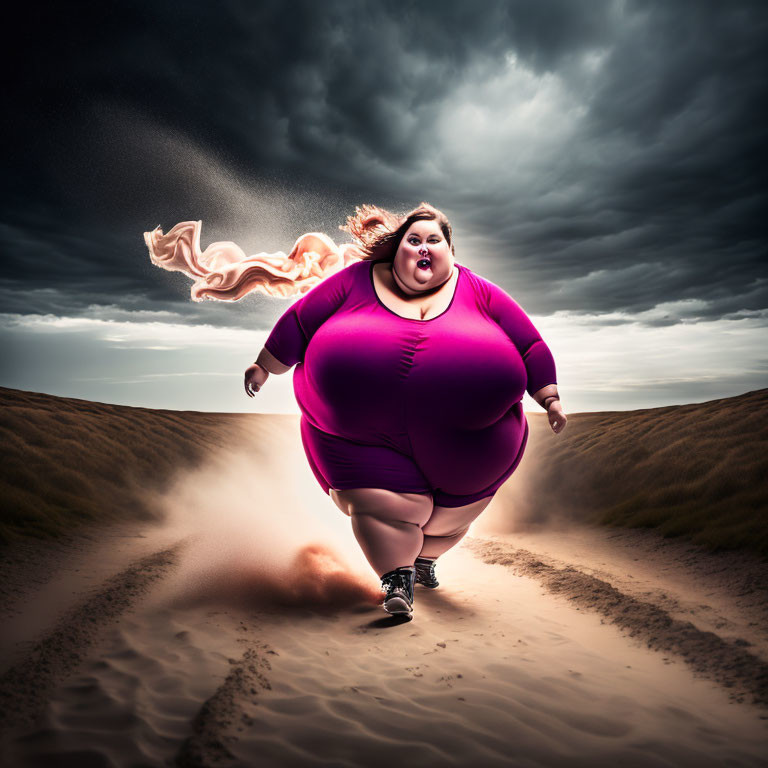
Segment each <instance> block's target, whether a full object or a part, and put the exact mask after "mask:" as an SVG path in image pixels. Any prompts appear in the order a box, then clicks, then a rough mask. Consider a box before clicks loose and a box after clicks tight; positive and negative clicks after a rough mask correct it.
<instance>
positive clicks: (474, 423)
mask: <svg viewBox="0 0 768 768" xmlns="http://www.w3.org/2000/svg"><path fill="white" fill-rule="evenodd" d="M342 229H345V230H346V231H348V232H350V233H351V234H352V235H353V237H354V239H355V241H356V243H355V245H354V246H351V247H350V246H345V249H346V250H344V251H343V252H341V258H340V259H337V262H336V264H335V266H336V267H338V266H339V264H340V263H345V264H346V266H343V267H340V268H338V269H337V270H336V271H334V272H333V274H331V275H330V276H329V277H325V278H324V279H322V280H321V281H320V282H318V283H317V284H315V285H314V287H312V288H311V290H309V291H308V292H307V293H306V294H305V295H303V296H302V297H301V298H300V299H299V300H298V301H296V302H295V303H294V304H292V305H291V306H290V307H289V308H288V309H287V310H286V311H285V312H284V313H283V315H282V316H281V317H280V318H279V320H278V321H277V323H276V325H275V327H274V328H273V330H272V332H271V333H270V335H269V337H268V339H267V341H266V343H265V345H264V348H263V349H262V350H261V352H260V354H259V356H258V358H257V360H256V362H255V363H254V364H253V365H251V366H250V367H249V368H248V369H247V370H246V372H245V391H246V393H247V394H248V395H249V396H251V397H253V396H254V393H255V392H258V391H259V389H260V388H261V387H262V386H263V385H264V383H265V382H266V381H267V378H268V377H269V375H270V374H271V373H273V374H281V373H284V372H286V371H288V370H289V369H290V368H291V367H293V366H294V365H295V366H296V369H295V372H294V377H293V382H294V391H295V394H296V398H297V401H298V404H299V407H300V409H301V412H302V417H301V422H300V424H301V437H302V443H303V446H304V449H305V452H306V455H307V458H308V461H309V463H310V466H311V468H312V471H313V473H314V475H315V477H316V478H317V481H318V483H319V484H320V485H321V486H322V488H323V489H324V490H325V492H326V493H328V494H329V495H330V497H331V498H332V499H333V501H334V502H335V504H336V505H337V506H338V507H339V508H340V509H341V510H342V511H343V512H344V513H345V514H347V515H349V516H350V518H351V523H352V530H353V531H354V534H355V537H356V539H357V541H358V542H359V544H360V546H361V548H362V550H363V552H364V553H365V556H366V558H367V559H368V561H369V563H370V564H371V566H372V567H373V569H374V570H375V571H376V572H377V574H378V575H379V577H380V578H381V580H382V590H383V591H384V592H385V597H384V603H383V606H384V609H385V610H386V611H388V612H389V613H391V614H406V615H411V614H412V611H413V598H414V583H419V584H422V585H424V586H425V587H429V588H435V587H437V586H438V581H437V579H436V577H435V561H436V559H437V558H438V557H439V556H440V555H442V554H443V553H444V552H447V551H448V550H449V549H450V548H451V547H453V546H455V545H456V544H457V543H458V542H459V541H460V540H461V538H462V537H463V536H464V535H465V534H466V532H467V530H468V529H469V526H470V524H471V523H472V521H473V520H474V519H475V518H476V517H477V516H478V515H479V514H480V513H481V512H482V511H483V509H485V508H486V507H487V506H488V504H489V503H490V502H491V499H492V498H493V495H494V494H495V492H496V491H497V490H498V488H499V487H500V486H501V485H502V484H503V483H504V481H505V480H506V479H507V478H508V477H509V476H510V475H511V474H512V473H513V472H514V470H515V468H516V467H517V465H518V463H519V462H520V459H521V458H522V456H523V451H524V450H525V445H526V441H527V438H528V424H527V421H526V419H525V415H524V413H523V409H522V403H521V399H522V396H523V393H524V392H525V391H526V390H527V391H528V393H529V394H530V395H531V396H532V397H533V398H534V399H535V400H536V402H537V403H539V404H540V405H541V406H542V407H543V408H544V409H545V410H546V411H547V414H548V417H549V424H550V426H551V428H552V430H553V431H554V432H555V433H556V434H557V433H559V432H561V431H562V430H563V429H564V427H565V424H566V421H567V418H566V415H565V413H564V412H563V408H562V406H561V404H560V399H559V396H558V391H557V381H556V375H555V363H554V360H553V358H552V355H551V353H550V351H549V349H548V347H547V345H546V344H545V343H544V341H543V340H542V339H541V336H540V335H539V333H538V332H537V331H536V329H535V328H534V326H533V324H532V323H531V321H530V320H529V319H528V317H527V316H526V314H525V313H524V312H523V310H522V309H521V307H520V306H519V305H518V304H516V303H515V302H514V301H513V300H512V299H511V298H510V297H509V295H508V294H506V293H505V292H504V291H503V290H502V289H501V288H499V287H498V286H496V285H495V284H493V283H491V282H490V281H488V280H486V279H484V278H482V277H480V276H479V275H477V274H475V273H474V272H472V271H471V270H469V269H468V268H467V267H464V266H462V265H460V264H457V263H456V262H455V261H454V248H453V243H452V231H451V226H450V223H449V222H448V220H447V219H446V217H445V216H444V215H443V214H442V213H441V212H440V211H438V210H437V209H435V208H433V207H432V206H430V205H428V204H426V203H422V204H421V205H420V206H418V207H417V208H416V209H414V210H413V211H411V212H410V213H409V214H407V215H406V216H404V217H395V216H393V215H392V214H390V213H389V212H387V211H384V210H382V209H378V208H375V207H373V206H365V207H364V208H363V209H357V211H356V215H355V216H354V217H349V219H348V223H347V226H346V227H342ZM300 240H301V239H300ZM298 242H299V241H297V244H298ZM150 250H151V249H150ZM295 251H296V246H294V251H293V252H292V253H295ZM358 257H359V260H358Z"/></svg>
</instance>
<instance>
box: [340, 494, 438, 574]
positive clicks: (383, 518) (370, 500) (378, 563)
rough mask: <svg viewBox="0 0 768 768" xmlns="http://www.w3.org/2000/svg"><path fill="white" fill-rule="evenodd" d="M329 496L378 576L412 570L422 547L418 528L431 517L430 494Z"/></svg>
mask: <svg viewBox="0 0 768 768" xmlns="http://www.w3.org/2000/svg"><path fill="white" fill-rule="evenodd" d="M330 495H331V498H332V499H333V500H334V502H335V503H336V504H337V505H338V507H339V508H340V509H341V511H342V512H344V513H345V514H347V515H349V516H350V517H351V518H352V531H353V532H354V534H355V538H356V539H357V541H358V543H359V544H360V547H361V549H362V550H363V554H364V555H365V556H366V558H367V559H368V562H369V563H370V564H371V567H372V568H373V570H374V571H376V573H377V574H378V575H379V576H383V575H384V574H385V573H389V572H390V571H394V570H395V568H400V567H403V566H413V561H414V560H415V559H416V556H417V555H418V554H419V552H420V551H421V548H422V545H423V543H424V534H423V533H422V532H421V527H422V526H423V525H424V523H425V522H426V521H427V520H428V519H429V517H430V515H431V514H433V512H432V507H433V502H432V496H431V494H428V493H397V492H396V491H388V490H385V489H384V488H352V489H349V490H343V491H337V490H333V492H332V493H331V494H330Z"/></svg>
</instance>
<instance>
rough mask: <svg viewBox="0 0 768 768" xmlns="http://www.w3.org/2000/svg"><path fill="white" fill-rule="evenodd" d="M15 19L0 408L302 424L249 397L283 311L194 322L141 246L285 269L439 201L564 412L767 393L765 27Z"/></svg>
mask: <svg viewBox="0 0 768 768" xmlns="http://www.w3.org/2000/svg"><path fill="white" fill-rule="evenodd" d="M17 10H18V14H17V17H16V18H17V22H16V27H15V29H14V30H13V34H12V35H9V36H8V37H9V39H8V40H7V42H6V46H5V50H4V56H5V58H6V62H5V71H6V73H7V74H6V83H5V84H6V98H5V99H4V107H5V111H6V115H5V120H4V122H5V128H6V135H7V139H6V147H5V148H6V152H5V157H4V166H5V168H4V181H5V183H4V184H3V190H2V192H1V193H0V194H2V199H3V203H2V217H1V219H0V242H1V243H2V248H1V250H0V253H1V254H2V257H1V258H2V264H3V268H2V273H1V275H0V351H1V352H2V355H1V356H0V357H1V358H2V362H1V363H0V386H6V387H14V388H18V389H24V390H31V391H38V392H47V393H50V394H56V395H64V396H68V397H78V398H84V399H89V400H98V401H101V402H112V403H120V404H126V405H138V406H146V407H155V408H178V409H192V410H203V411H242V412H275V411H277V412H293V413H297V412H298V410H297V407H296V403H295V400H294V396H293V392H292V386H291V376H292V374H290V373H288V374H284V375H282V376H274V375H273V376H271V377H270V379H269V381H268V382H267V384H266V386H265V387H264V388H263V390H262V391H261V392H260V393H259V394H258V395H257V397H256V398H254V399H250V398H248V397H246V395H245V392H244V389H243V381H242V378H243V371H244V369H245V367H246V366H247V365H248V364H250V363H251V362H252V361H253V360H255V359H256V356H257V355H258V352H259V350H260V349H261V346H262V345H263V342H264V340H265V339H266V337H267V335H268V334H269V331H270V330H271V328H272V326H273V325H274V323H275V321H276V320H277V319H278V318H279V316H280V315H281V314H282V312H283V311H285V309H286V308H287V306H289V304H290V302H291V301H292V300H290V299H279V298H271V297H267V296H263V295H251V296H247V297H245V298H244V299H243V300H241V301H239V302H215V301H206V302H203V303H198V302H192V301H191V300H190V296H189V289H190V286H191V282H190V281H189V280H188V279H187V278H186V277H185V276H183V275H181V274H178V273H174V274H171V273H167V272H165V271H163V270H161V269H158V268H157V267H154V266H153V265H152V264H151V263H150V260H149V256H148V252H147V248H146V246H145V244H144V239H143V233H144V232H145V231H149V230H152V229H154V228H155V227H157V226H161V227H162V228H163V229H164V230H165V231H166V232H167V231H168V230H169V229H170V228H171V227H172V226H173V225H174V224H176V223H178V222H180V221H189V220H201V221H202V238H201V242H202V246H203V247H206V246H207V245H208V244H209V243H211V242H214V241H218V240H231V241H234V242H236V243H237V244H238V245H239V246H240V247H241V248H243V249H244V250H245V251H246V253H259V252H267V253H274V252H277V251H283V252H287V251H288V250H290V247H291V246H292V244H293V242H294V241H295V239H296V238H297V237H298V236H299V235H300V234H302V233H304V232H307V231H323V232H326V233H328V234H329V235H330V236H331V237H333V238H334V239H336V241H337V242H346V241H347V239H348V236H347V235H346V233H343V232H341V231H339V229H338V227H339V225H340V224H343V223H344V221H345V219H346V216H347V215H349V214H351V213H352V212H353V211H354V208H355V206H356V205H361V204H363V203H373V204H377V205H380V206H383V207H386V208H389V209H391V210H394V211H400V212H403V211H407V210H409V209H411V208H413V207H414V206H415V205H417V204H418V203H420V202H422V201H427V202H429V203H431V204H432V205H435V206H436V207H438V208H440V209H441V210H443V211H444V212H445V213H446V214H447V216H448V217H449V219H450V220H451V223H452V225H453V230H454V244H455V249H456V260H457V261H458V262H459V263H460V264H463V265H465V266H467V267H469V268H470V269H472V270H473V271H475V272H477V273H478V274H480V275H482V276H484V277H486V278H488V279H490V280H492V281H493V282H495V283H497V284H498V285H500V286H501V287H502V288H504V290H506V291H507V292H508V293H509V294H510V295H511V296H512V297H513V298H515V299H516V300H517V301H518V302H519V303H520V304H521V306H522V307H523V308H524V309H525V311H526V312H527V313H528V315H529V316H530V317H531V319H532V320H533V322H534V324H535V325H536V327H537V329H538V330H539V332H540V333H541V335H542V337H543V338H544V340H545V341H546V342H547V344H548V345H549V347H550V349H551V350H552V352H553V354H554V357H555V360H556V363H557V370H558V385H559V389H560V394H561V397H562V402H563V405H564V407H565V410H566V412H579V411H608V410H628V409H636V408H649V407H657V406H664V405H674V404H679V403H688V402H702V401H706V400H711V399H715V398H720V397H730V396H737V395H740V394H743V393H745V392H748V391H752V390H755V389H761V388H764V387H766V386H768V352H766V349H768V347H767V346H766V327H767V326H768V258H766V257H767V256H768V254H767V253H766V250H767V249H766V244H767V243H768V237H767V232H766V214H765V211H767V210H768V205H766V202H767V201H766V184H765V182H766V159H767V157H768V150H767V149H766V140H765V139H766V136H765V134H766V130H765V125H766V122H767V118H768V108H767V103H768V102H767V100H766V91H767V90H768V89H767V87H766V77H765V73H766V72H767V71H768V66H766V65H767V64H768V61H767V59H768V55H767V54H766V51H768V6H766V5H765V3H763V2H762V1H761V0H757V1H756V2H739V1H738V0H735V1H734V2H728V3H719V2H708V1H707V0H676V1H675V2H668V0H656V1H646V0H642V1H635V0H621V1H617V0H539V1H538V2H536V3H531V2H527V0H520V1H516V0H505V1H502V0H484V1H483V2H479V3H478V2H469V0H455V1H453V2H450V1H448V2H446V0H440V2H431V1H430V2H407V1H405V0H401V1H398V2H393V1H392V0H378V1H377V2H369V1H367V0H324V2H312V1H310V0H306V1H301V2H296V1H294V0H281V1H278V0H275V1H270V2H263V1H262V0H248V1H247V2H246V1H245V0H243V1H237V2H233V1H232V0H228V1H227V2H218V3H200V2H197V3H195V2H184V3H181V2H168V1H164V0H155V2H152V3H149V2H146V3H141V2H124V1H118V2H110V3H84V2H81V3H77V2H76V3H59V4H53V3H51V4H45V3H43V4H31V3H30V4H26V5H23V6H20V7H19V8H18V9H17ZM524 407H525V409H526V410H527V411H530V412H536V411H537V410H539V411H540V409H538V406H536V404H535V403H534V402H533V401H532V400H530V398H528V396H526V399H525V401H524Z"/></svg>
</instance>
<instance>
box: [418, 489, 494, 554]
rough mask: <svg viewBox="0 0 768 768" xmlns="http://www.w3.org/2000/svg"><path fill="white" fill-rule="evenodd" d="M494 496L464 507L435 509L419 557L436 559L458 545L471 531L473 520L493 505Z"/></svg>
mask: <svg viewBox="0 0 768 768" xmlns="http://www.w3.org/2000/svg"><path fill="white" fill-rule="evenodd" d="M491 499H493V496H488V497H486V498H485V499H480V500H479V501H475V502H473V503H472V504H467V505H465V506H463V507H440V506H438V505H435V508H434V510H433V512H432V515H431V516H430V518H429V520H427V522H426V523H425V524H424V527H423V528H422V531H423V533H424V544H423V546H422V548H421V552H419V553H418V554H419V557H428V558H436V557H439V556H440V555H442V554H443V552H447V551H448V550H449V549H450V548H451V547H453V546H455V545H456V544H458V543H459V542H460V541H461V540H462V539H463V538H464V536H465V534H466V533H467V531H468V530H469V526H470V524H471V523H472V521H473V520H475V518H476V517H477V516H478V515H479V514H480V513H481V512H482V511H483V510H484V509H485V508H486V507H487V506H488V505H489V504H490V503H491Z"/></svg>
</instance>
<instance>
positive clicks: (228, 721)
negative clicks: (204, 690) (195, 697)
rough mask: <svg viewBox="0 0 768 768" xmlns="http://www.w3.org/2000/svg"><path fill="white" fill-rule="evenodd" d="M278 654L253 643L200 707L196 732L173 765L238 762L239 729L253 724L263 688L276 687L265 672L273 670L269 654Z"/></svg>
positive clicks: (195, 767) (199, 767) (180, 767)
mask: <svg viewBox="0 0 768 768" xmlns="http://www.w3.org/2000/svg"><path fill="white" fill-rule="evenodd" d="M267 653H273V654H274V653H275V651H273V650H272V649H271V648H270V647H269V646H268V645H263V644H262V645H261V648H260V649H257V648H255V647H254V646H250V647H248V648H246V650H245V653H244V654H243V655H242V657H241V658H240V659H230V660H229V663H230V665H231V667H232V669H231V671H230V673H229V674H228V675H227V677H226V679H225V680H224V682H223V683H222V684H221V685H220V686H219V687H218V689H217V690H216V691H215V692H214V694H213V695H212V696H210V697H209V698H208V699H207V700H206V701H205V702H204V703H203V705H202V706H201V707H200V709H199V710H198V713H197V715H196V716H195V718H194V720H193V721H192V735H191V736H189V737H188V738H187V739H185V740H184V742H183V743H182V745H181V747H180V748H179V751H178V752H177V753H176V757H175V758H174V761H173V764H174V765H175V766H178V768H204V767H205V766H209V765H219V766H223V765H227V764H232V763H233V762H234V761H235V759H236V758H235V755H234V754H233V753H232V751H231V750H230V747H232V746H233V745H234V744H235V743H236V742H237V741H238V735H237V733H238V731H242V730H243V729H244V728H247V727H249V726H251V725H253V723H254V721H255V718H256V717H257V714H256V711H255V707H256V705H257V703H258V700H257V698H256V696H257V695H258V693H259V689H260V688H261V689H266V690H270V689H271V688H272V686H271V685H270V683H269V680H268V679H267V677H266V676H265V674H264V672H265V671H268V670H269V669H271V665H270V663H269V661H268V660H267V659H266V656H265V654H267Z"/></svg>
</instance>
